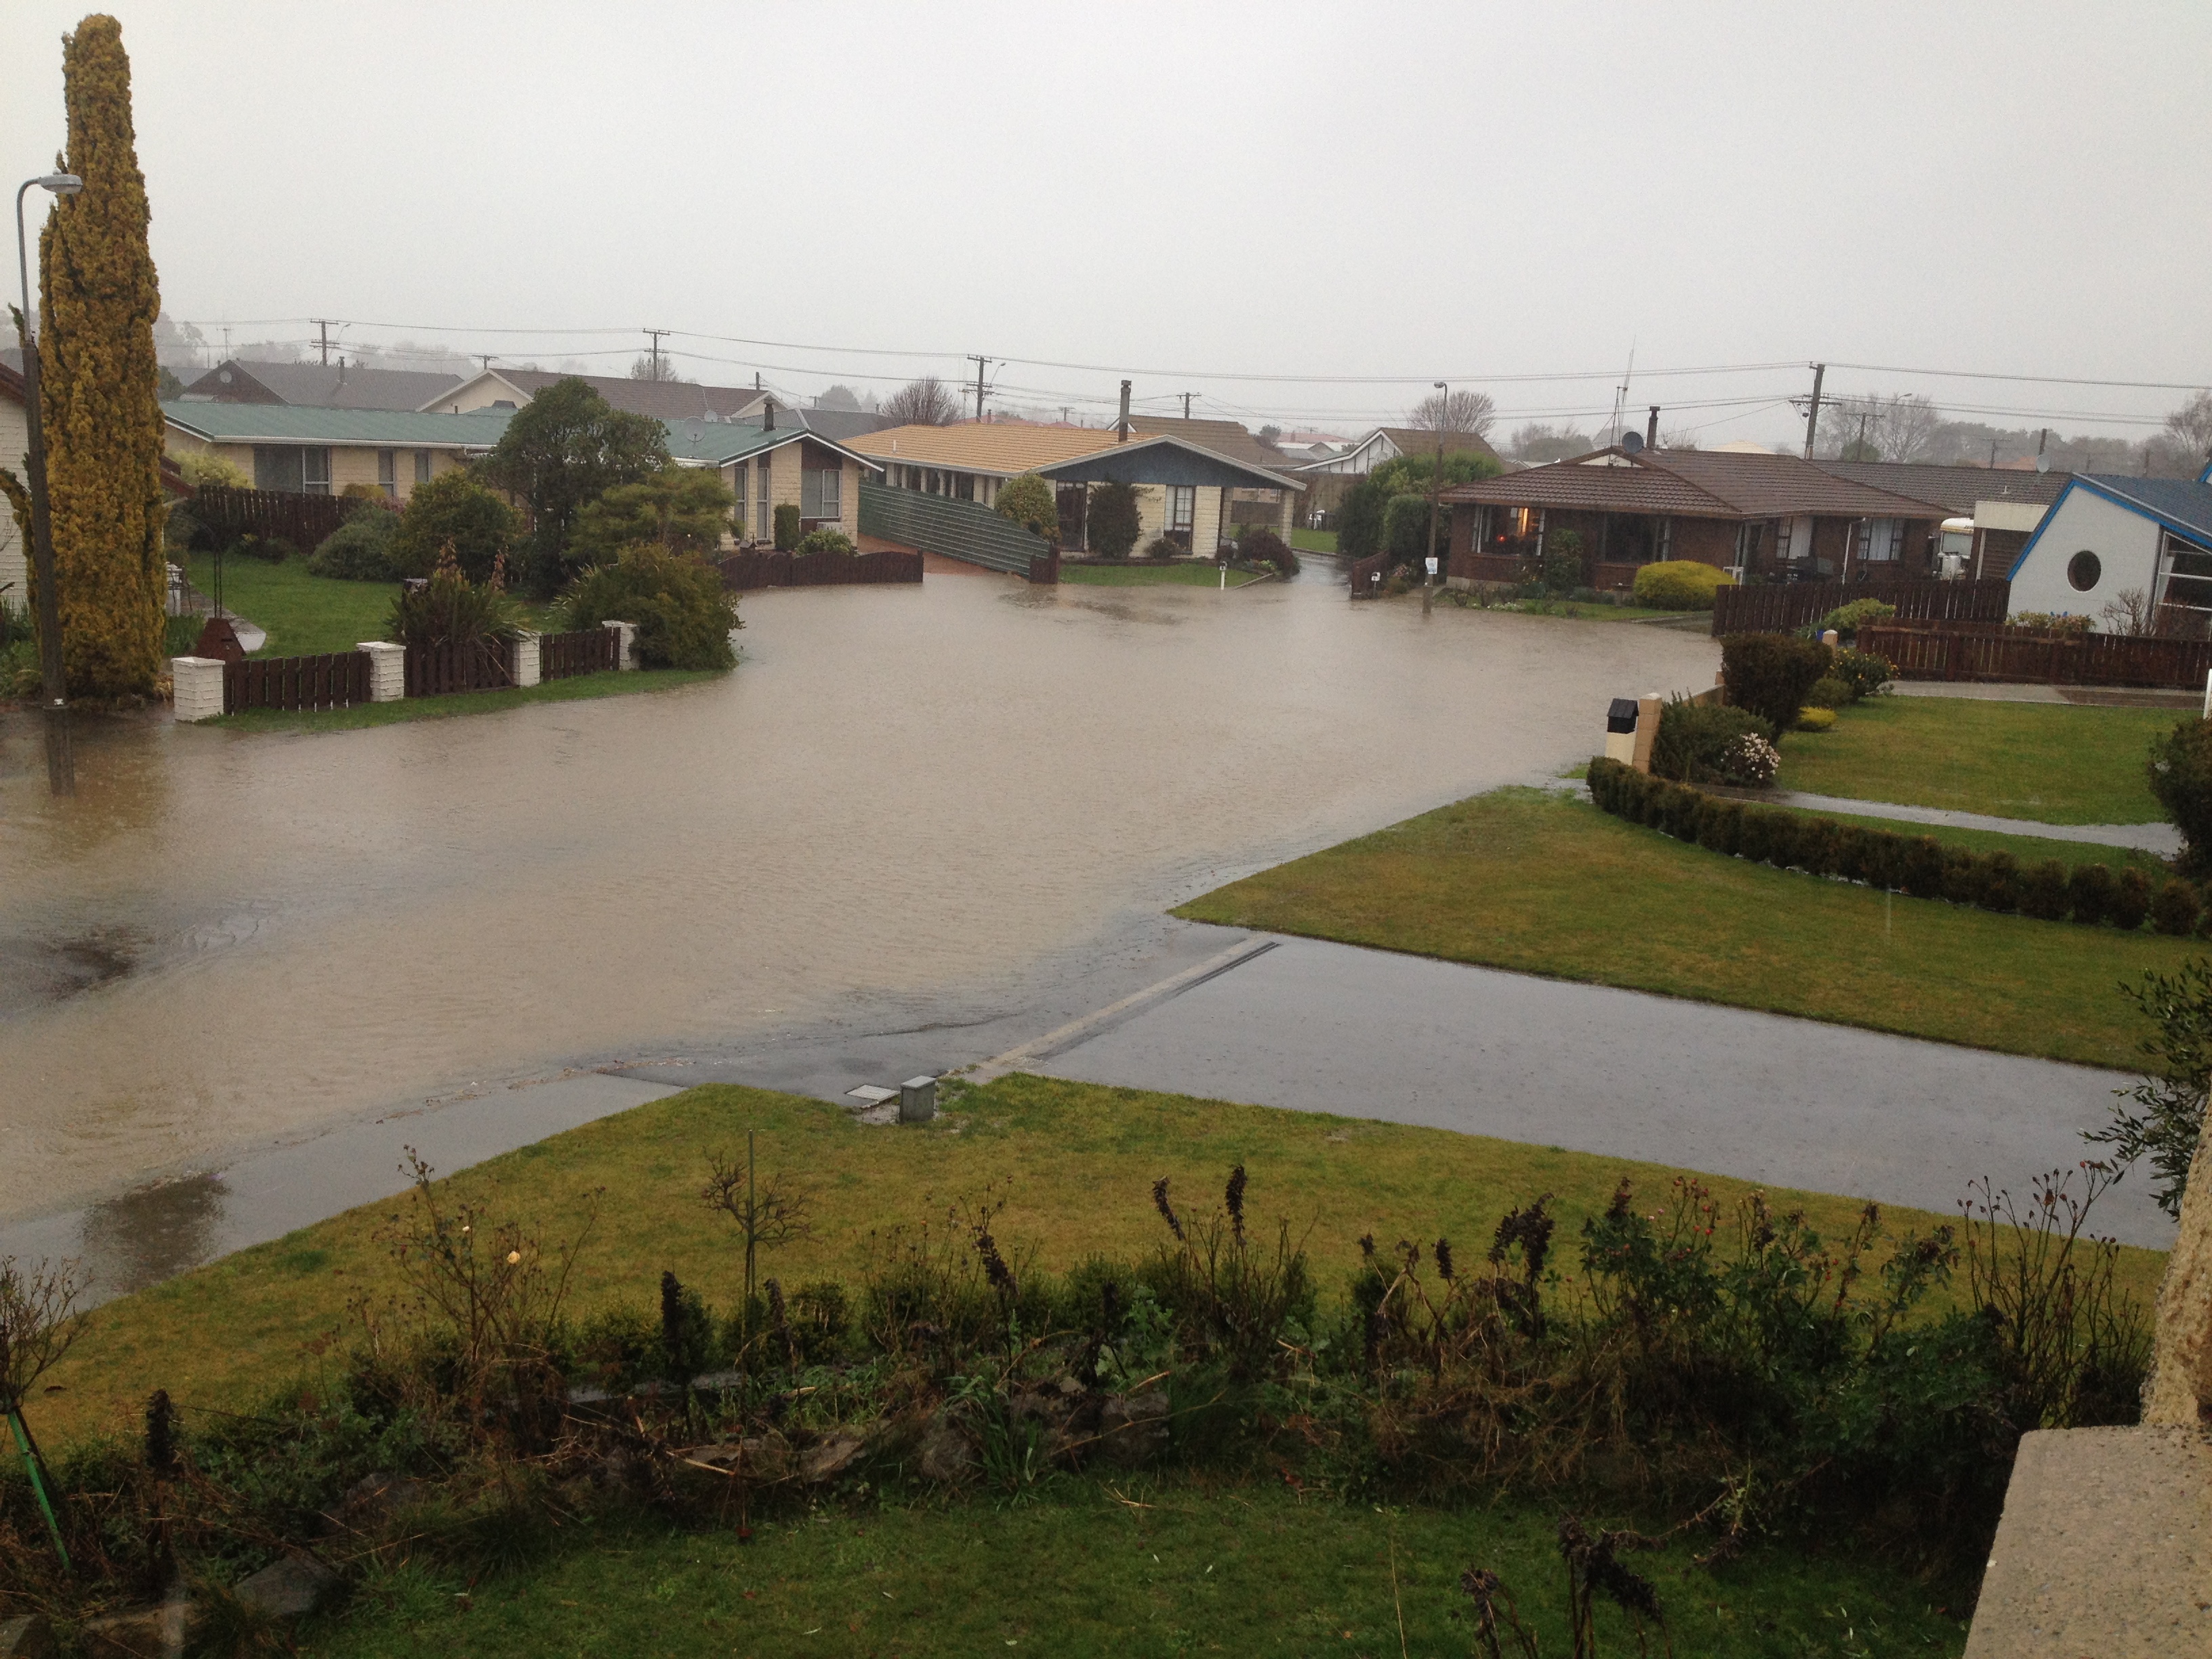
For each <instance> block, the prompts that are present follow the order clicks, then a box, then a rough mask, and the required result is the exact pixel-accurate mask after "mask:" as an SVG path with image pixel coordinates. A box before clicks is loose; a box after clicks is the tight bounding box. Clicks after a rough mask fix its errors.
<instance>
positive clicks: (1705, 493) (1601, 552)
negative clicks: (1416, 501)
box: [1443, 447, 1949, 588]
mask: <svg viewBox="0 0 2212 1659" xmlns="http://www.w3.org/2000/svg"><path fill="white" fill-rule="evenodd" d="M1443 501H1444V502H1445V503H1446V505H1447V506H1449V508H1450V510H1451V563H1450V566H1449V570H1448V572H1447V576H1448V579H1449V580H1451V581H1453V582H1455V583H1456V584H1458V585H1460V586H1472V585H1474V584H1477V583H1485V582H1513V581H1518V580H1523V579H1524V575H1525V573H1526V572H1527V571H1528V568H1529V567H1530V565H1531V564H1532V562H1535V561H1539V560H1541V559H1542V558H1543V557H1544V556H1545V552H1546V550H1547V544H1548V545H1549V547H1551V548H1552V549H1553V550H1556V549H1557V545H1558V544H1557V543H1556V542H1554V541H1553V540H1552V538H1554V537H1556V536H1558V535H1559V533H1560V532H1563V531H1571V532H1574V533H1575V535H1576V536H1577V538H1579V541H1580V544H1581V556H1582V559H1583V576H1584V580H1585V581H1586V582H1587V584H1588V585H1589V586H1593V587H1605V588H1625V587H1628V586H1632V585H1633V583H1634V582H1635V580H1636V571H1637V568H1638V566H1639V565H1644V564H1650V563H1653V562H1656V561H1659V560H1663V559H1695V560H1697V561H1699V562H1702V563H1705V564H1711V565H1716V566H1718V567H1719V568H1723V569H1725V570H1729V571H1730V572H1733V573H1734V574H1735V575H1736V577H1737V579H1738V580H1751V581H1799V580H1841V581H1852V580H1869V579H1870V578H1872V577H1874V576H1876V575H1881V576H1882V577H1885V578H1888V579H1896V578H1901V577H1915V576H1926V577H1929V578H1932V577H1934V576H1935V574H1936V544H1937V533H1938V530H1939V527H1940V526H1941V525H1942V521H1943V520H1944V519H1945V518H1946V517H1948V516H1949V515H1948V513H1946V511H1945V509H1944V508H1943V507H1942V506H1940V505H1938V504H1936V503H1935V502H1932V501H1920V500H1917V499H1914V498H1912V497H1911V496H1907V495H1898V494H1895V493H1893V492H1892V491H1890V490H1887V489H1877V488H1875V487H1874V486H1872V485H1869V484H1864V483H1858V482H1857V481H1856V480H1854V479H1850V478H1844V477H1838V476H1837V475H1836V474H1835V473H1833V472H1832V471H1827V470H1826V469H1824V468H1822V467H1820V466H1817V465H1814V463H1812V462H1810V461H1806V460H1801V459H1798V458H1797V457H1796V456H1794V455H1776V454H1769V453H1745V452H1734V451H1723V450H1694V449H1687V450H1684V449H1669V450H1657V451H1654V450H1650V449H1643V450H1631V449H1626V448H1620V447H1614V448H1610V449H1601V450H1599V451H1597V452H1596V453H1593V454H1589V455H1582V456H1577V457H1576V458H1575V459H1572V460H1565V461H1554V462H1553V463H1552V464H1551V465H1547V466H1532V467H1528V468H1526V469H1524V470H1523V471H1519V472H1510V473H1507V474H1505V475H1504V476H1503V477H1496V478H1483V479H1480V480H1478V481H1476V482H1475V483H1466V484H1455V485H1454V486H1452V487H1451V488H1449V489H1446V490H1445V491H1444V492H1443Z"/></svg>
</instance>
